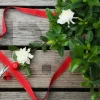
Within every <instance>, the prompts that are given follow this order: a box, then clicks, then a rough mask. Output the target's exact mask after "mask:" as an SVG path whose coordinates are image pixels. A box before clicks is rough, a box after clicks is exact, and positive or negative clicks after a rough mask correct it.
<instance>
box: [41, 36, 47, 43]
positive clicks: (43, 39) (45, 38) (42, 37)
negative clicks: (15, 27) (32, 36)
mask: <svg viewBox="0 0 100 100" xmlns="http://www.w3.org/2000/svg"><path fill="white" fill-rule="evenodd" d="M40 39H41V40H42V41H44V42H47V41H48V39H47V37H45V36H40Z"/></svg>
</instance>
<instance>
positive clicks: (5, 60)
mask: <svg viewBox="0 0 100 100" xmlns="http://www.w3.org/2000/svg"><path fill="white" fill-rule="evenodd" d="M10 8H15V9H16V10H18V11H20V12H23V13H26V14H30V15H34V16H39V17H43V18H47V16H46V12H45V11H43V10H37V9H29V8H20V7H8V8H6V9H5V10H4V12H3V17H2V34H1V35H0V37H2V36H3V35H4V34H6V30H7V29H6V23H5V18H4V16H5V13H6V11H7V10H8V9H10ZM53 15H54V16H55V13H53ZM0 60H2V63H3V64H5V65H8V66H9V69H8V70H9V71H10V72H11V73H12V74H13V75H14V77H15V78H16V79H17V80H18V82H19V83H20V84H21V85H22V86H23V88H24V89H25V90H26V91H27V93H28V94H29V96H30V97H31V98H32V100H38V99H37V97H36V96H35V94H34V92H33V91H32V89H31V86H30V84H29V83H28V81H27V80H26V79H25V78H24V76H23V75H22V74H21V73H20V72H19V71H18V70H17V67H18V63H16V62H15V63H12V62H11V61H9V60H8V58H7V57H6V56H4V54H3V53H2V51H0ZM70 63H71V58H70V56H68V57H67V58H66V59H65V60H64V61H63V63H62V64H61V65H60V67H59V68H58V70H57V71H56V72H55V73H54V75H53V77H52V78H51V81H50V84H49V88H48V91H47V93H46V95H45V97H44V98H43V99H42V100H45V99H46V97H47V96H48V93H49V89H50V87H51V86H52V84H53V83H54V82H55V80H56V79H57V78H58V77H59V76H60V75H61V74H63V73H64V72H65V71H66V70H67V68H68V67H69V65H70ZM7 75H8V74H6V78H5V79H9V78H7ZM8 77H9V75H8Z"/></svg>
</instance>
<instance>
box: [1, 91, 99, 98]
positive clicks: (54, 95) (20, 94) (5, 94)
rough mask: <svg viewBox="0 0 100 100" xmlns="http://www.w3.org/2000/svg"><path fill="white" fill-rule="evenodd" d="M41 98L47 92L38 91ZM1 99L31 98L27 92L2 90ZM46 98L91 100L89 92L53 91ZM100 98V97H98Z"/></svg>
mask: <svg viewBox="0 0 100 100" xmlns="http://www.w3.org/2000/svg"><path fill="white" fill-rule="evenodd" d="M36 95H37V97H38V98H39V100H41V98H43V97H44V95H45V92H36ZM0 100H31V99H30V97H29V96H28V95H27V93H25V92H0ZM46 100H90V93H88V92H84V93H83V92H51V93H50V94H49V96H48V98H47V99H46ZM98 100H100V98H99V99H98Z"/></svg>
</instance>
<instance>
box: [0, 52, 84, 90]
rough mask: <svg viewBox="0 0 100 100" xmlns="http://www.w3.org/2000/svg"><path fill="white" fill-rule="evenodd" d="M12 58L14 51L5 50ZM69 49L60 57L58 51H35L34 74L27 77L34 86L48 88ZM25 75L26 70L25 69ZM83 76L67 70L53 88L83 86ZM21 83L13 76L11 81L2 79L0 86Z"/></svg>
mask: <svg viewBox="0 0 100 100" xmlns="http://www.w3.org/2000/svg"><path fill="white" fill-rule="evenodd" d="M4 52H5V54H6V55H7V56H8V57H9V58H10V59H12V58H11V56H12V52H10V51H4ZM68 54H69V51H65V56H64V57H63V58H61V57H59V55H58V53H57V52H54V51H51V50H49V51H47V52H46V53H43V52H42V51H41V50H37V51H36V52H35V54H34V55H35V57H34V59H33V61H32V63H31V66H30V67H31V73H32V76H31V77H30V78H27V79H28V80H29V82H30V84H31V86H32V87H33V88H47V87H48V84H49V81H50V79H51V76H52V75H53V73H54V72H55V71H56V69H57V68H58V67H59V65H60V64H61V62H62V61H63V59H64V58H65V57H66V56H68ZM23 74H24V76H26V75H25V72H24V71H23ZM82 81H83V78H82V77H81V75H80V74H79V73H69V72H68V71H66V72H65V73H64V74H63V75H62V76H61V77H60V78H59V79H58V80H57V81H56V82H55V83H54V85H53V88H81V86H80V82H82ZM20 87H21V86H20V85H19V83H18V82H17V81H16V80H15V79H14V78H13V79H12V80H11V81H5V80H3V79H0V88H20Z"/></svg>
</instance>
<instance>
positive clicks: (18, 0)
mask: <svg viewBox="0 0 100 100" xmlns="http://www.w3.org/2000/svg"><path fill="white" fill-rule="evenodd" d="M55 4H56V0H38V1H37V0H0V6H54V5H55Z"/></svg>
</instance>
